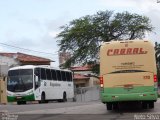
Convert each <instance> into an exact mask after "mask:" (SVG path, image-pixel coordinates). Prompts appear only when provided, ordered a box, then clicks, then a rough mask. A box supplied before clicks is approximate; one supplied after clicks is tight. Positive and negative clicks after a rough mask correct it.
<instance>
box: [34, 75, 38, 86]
mask: <svg viewBox="0 0 160 120" xmlns="http://www.w3.org/2000/svg"><path fill="white" fill-rule="evenodd" d="M35 81H36V84H38V76H36V75H35Z"/></svg>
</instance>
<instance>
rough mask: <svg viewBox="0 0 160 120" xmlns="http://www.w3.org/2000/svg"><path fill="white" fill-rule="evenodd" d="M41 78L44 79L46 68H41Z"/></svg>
mask: <svg viewBox="0 0 160 120" xmlns="http://www.w3.org/2000/svg"><path fill="white" fill-rule="evenodd" d="M41 79H42V80H46V70H45V69H44V68H41Z"/></svg>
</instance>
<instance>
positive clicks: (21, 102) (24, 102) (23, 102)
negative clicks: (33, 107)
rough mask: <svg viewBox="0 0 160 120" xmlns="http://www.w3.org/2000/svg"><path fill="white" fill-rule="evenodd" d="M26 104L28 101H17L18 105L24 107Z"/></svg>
mask: <svg viewBox="0 0 160 120" xmlns="http://www.w3.org/2000/svg"><path fill="white" fill-rule="evenodd" d="M23 104H26V101H17V105H23Z"/></svg>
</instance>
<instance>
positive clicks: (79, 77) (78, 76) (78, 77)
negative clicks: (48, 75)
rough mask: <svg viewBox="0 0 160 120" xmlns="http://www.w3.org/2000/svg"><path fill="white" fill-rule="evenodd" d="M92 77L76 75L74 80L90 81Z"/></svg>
mask: <svg viewBox="0 0 160 120" xmlns="http://www.w3.org/2000/svg"><path fill="white" fill-rule="evenodd" d="M89 78H90V77H87V76H85V75H82V74H74V76H73V79H78V80H81V79H89Z"/></svg>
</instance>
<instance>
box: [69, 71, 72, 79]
mask: <svg viewBox="0 0 160 120" xmlns="http://www.w3.org/2000/svg"><path fill="white" fill-rule="evenodd" d="M69 76H70V79H69V80H70V81H72V80H73V76H72V73H71V72H70V73H69Z"/></svg>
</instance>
